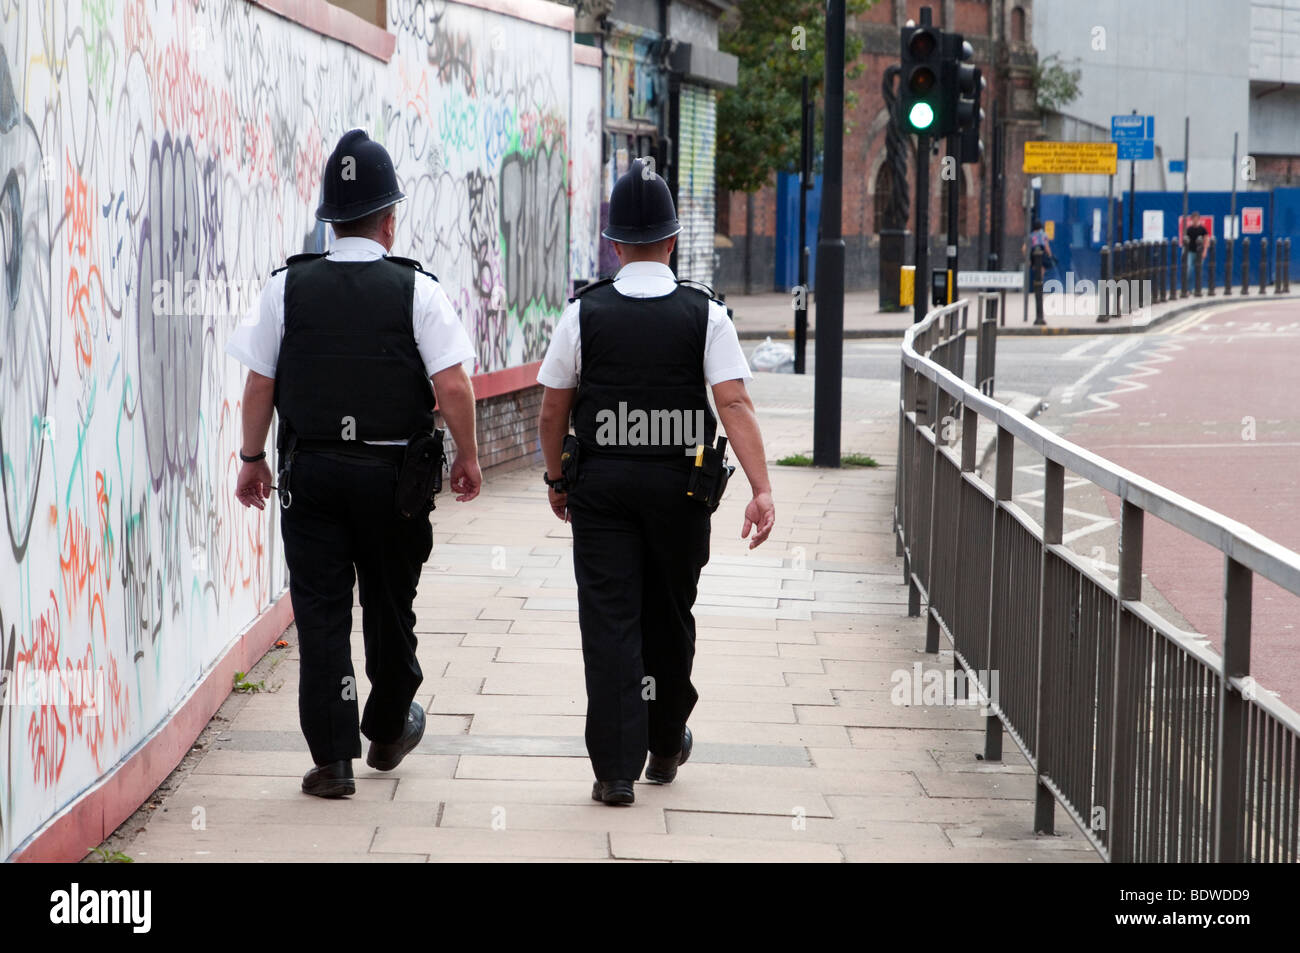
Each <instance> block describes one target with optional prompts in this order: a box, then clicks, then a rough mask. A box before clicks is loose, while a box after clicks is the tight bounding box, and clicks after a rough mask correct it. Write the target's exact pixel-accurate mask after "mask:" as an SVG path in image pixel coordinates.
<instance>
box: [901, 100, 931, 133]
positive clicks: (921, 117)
mask: <svg viewBox="0 0 1300 953" xmlns="http://www.w3.org/2000/svg"><path fill="white" fill-rule="evenodd" d="M907 121H908V122H910V123H911V124H912V128H913V129H929V128H930V126H931V125H933V123H934V108H933V107H932V106H931V105H930V104H929V103H925V102H921V103H914V104H913V105H912V108H911V110H909V111H908V113H907Z"/></svg>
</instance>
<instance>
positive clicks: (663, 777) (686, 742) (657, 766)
mask: <svg viewBox="0 0 1300 953" xmlns="http://www.w3.org/2000/svg"><path fill="white" fill-rule="evenodd" d="M694 743H695V739H693V738H692V737H691V729H689V728H683V729H682V750H681V751H679V752H678V753H677V754H675V755H667V756H664V757H660V756H659V755H657V754H652V755H650V763H649V764H647V765H646V767H645V779H646V780H647V781H656V782H658V783H659V784H672V783H673V778H675V777H677V766H678V765H679V764H685V763H686V760H687V759H688V758H689V757H690V756H691V746H692V745H693V744H694Z"/></svg>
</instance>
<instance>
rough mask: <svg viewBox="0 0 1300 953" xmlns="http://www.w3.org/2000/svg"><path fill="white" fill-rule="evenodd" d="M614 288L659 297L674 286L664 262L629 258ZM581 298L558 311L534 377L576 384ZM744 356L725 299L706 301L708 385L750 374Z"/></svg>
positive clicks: (550, 382) (554, 384)
mask: <svg viewBox="0 0 1300 953" xmlns="http://www.w3.org/2000/svg"><path fill="white" fill-rule="evenodd" d="M614 290H615V291H617V292H618V293H619V294H621V295H625V296H626V297H628V298H662V297H663V296H664V295H667V294H671V293H672V292H674V291H676V290H677V278H676V277H675V276H674V275H673V272H672V269H671V268H669V267H668V266H667V265H664V264H661V263H659V262H655V261H632V262H628V263H627V264H626V265H624V266H623V267H622V268H620V269H619V271H618V274H617V275H615V276H614ZM581 303H582V302H581V301H580V300H579V301H571V302H569V306H568V307H567V308H565V309H564V313H563V314H561V315H560V321H559V323H558V324H556V326H555V332H554V333H553V334H552V335H551V345H550V347H548V348H547V349H546V357H545V359H543V361H542V366H541V368H540V369H539V370H538V372H537V383H539V384H541V385H542V386H544V387H554V388H557V389H560V390H564V389H568V388H572V387H577V386H578V376H579V375H580V374H581V373H582V330H581V327H580V325H579V323H578V308H579V305H581ZM753 377H754V375H753V373H752V372H751V371H750V369H749V361H747V360H746V359H745V352H744V351H742V350H741V348H740V338H739V337H737V335H736V326H735V325H734V324H732V323H731V319H730V318H729V317H727V308H726V305H723V304H721V303H719V302H717V301H710V302H709V328H708V333H707V336H706V337H705V339H704V379H705V380H706V381H707V382H708V384H709V386H710V387H712V386H714V385H715V384H721V383H722V382H723V381H734V380H752V379H753Z"/></svg>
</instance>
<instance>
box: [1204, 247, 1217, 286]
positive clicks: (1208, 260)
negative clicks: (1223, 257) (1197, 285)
mask: <svg viewBox="0 0 1300 953" xmlns="http://www.w3.org/2000/svg"><path fill="white" fill-rule="evenodd" d="M1205 242H1206V251H1205V288H1206V293H1207V294H1209V296H1210V297H1211V298H1213V297H1214V282H1215V280H1216V279H1215V277H1214V272H1215V267H1214V257H1215V247H1214V242H1213V241H1211V240H1210V239H1208V238H1207V239H1206V240H1205Z"/></svg>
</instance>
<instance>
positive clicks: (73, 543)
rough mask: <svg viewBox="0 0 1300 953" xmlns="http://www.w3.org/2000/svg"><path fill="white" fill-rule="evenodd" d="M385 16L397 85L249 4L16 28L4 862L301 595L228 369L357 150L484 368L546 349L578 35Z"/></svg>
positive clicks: (111, 11)
mask: <svg viewBox="0 0 1300 953" xmlns="http://www.w3.org/2000/svg"><path fill="white" fill-rule="evenodd" d="M537 6H538V7H539V8H542V7H545V8H550V7H551V6H552V5H550V4H544V3H542V4H538V5H537ZM512 8H513V9H520V8H523V9H528V8H529V5H528V4H527V3H523V4H518V3H516V4H512ZM388 17H389V30H390V31H391V32H392V33H393V34H394V36H395V39H396V47H395V51H394V54H393V56H392V58H391V60H390V61H389V62H387V63H385V62H383V61H382V60H380V59H377V58H375V57H374V56H371V55H369V54H367V53H364V52H361V51H360V50H358V49H356V48H354V47H352V46H349V45H347V44H345V43H342V42H339V41H338V40H334V39H329V38H326V37H323V36H320V35H318V34H315V33H313V32H311V31H310V30H307V29H305V28H304V27H302V26H300V25H298V24H295V23H293V22H291V21H289V20H286V19H283V18H281V17H278V16H275V15H273V14H271V13H268V12H267V11H265V10H262V9H259V8H258V7H257V6H255V5H253V4H250V3H245V2H243V0H216V2H211V0H204V2H196V0H179V2H177V3H175V4H163V5H155V4H154V3H152V2H147V0H98V2H97V0H90V2H85V3H82V2H75V3H72V2H65V0H52V2H49V3H44V4H27V3H9V4H4V5H2V6H0V18H2V19H0V40H2V41H3V42H2V43H0V254H2V255H3V262H2V263H0V264H2V266H3V270H2V271H0V274H2V275H3V280H4V282H5V290H6V292H7V293H6V294H3V295H0V486H2V489H3V507H4V530H3V531H2V532H0V673H2V674H0V678H4V679H5V689H4V690H5V694H6V698H7V700H8V701H9V702H14V701H17V700H19V695H18V689H20V688H21V689H24V690H25V691H27V692H28V697H27V699H26V701H27V702H28V703H26V704H5V705H0V858H4V857H8V856H10V855H11V854H12V853H13V852H14V849H15V848H16V847H18V846H19V845H20V844H22V843H23V841H24V839H25V838H27V837H29V836H30V835H31V833H32V832H33V831H35V830H37V829H38V828H39V827H40V826H41V825H42V824H43V823H44V822H45V821H46V820H47V819H49V818H50V817H51V816H53V815H54V814H56V813H57V812H58V811H59V810H60V809H62V808H63V807H64V806H66V805H67V804H69V803H70V802H72V801H73V800H75V799H76V798H77V796H78V795H79V794H81V793H82V792H84V791H85V790H87V789H88V788H89V787H91V786H92V785H93V784H94V783H95V782H96V781H97V780H98V779H99V778H100V777H102V776H103V775H104V774H105V773H107V772H109V771H111V770H112V768H113V767H114V766H115V765H116V764H118V763H119V762H120V761H121V760H122V759H123V758H124V757H125V756H126V755H128V754H129V753H130V752H131V750H132V749H133V748H134V747H135V746H136V745H138V744H139V743H140V742H141V741H142V739H144V738H145V737H147V736H148V735H149V733H150V732H151V731H153V730H154V729H155V728H156V727H157V726H158V725H159V724H161V723H162V722H163V721H165V719H166V718H167V716H168V714H169V713H170V712H171V711H172V710H173V709H174V708H175V706H176V704H177V703H178V702H179V701H180V700H181V699H183V698H184V697H185V696H186V694H187V693H188V692H189V691H190V690H191V689H192V688H193V686H194V685H195V683H196V682H197V681H198V680H199V679H200V678H201V677H202V675H203V673H204V672H205V671H206V670H207V668H208V667H209V666H210V665H211V664H212V663H213V661H214V660H215V659H216V658H218V657H219V656H220V654H221V653H222V651H223V650H224V649H225V647H226V646H227V645H229V644H230V642H231V640H232V639H233V638H234V637H235V635H236V633H238V632H239V631H240V630H241V629H242V628H243V627H244V626H245V625H246V624H247V623H248V622H249V621H250V620H252V619H253V618H254V617H255V616H256V615H257V614H258V612H260V611H261V610H262V609H264V608H265V607H266V606H267V605H268V603H269V602H270V601H271V600H272V599H273V598H274V597H275V596H276V594H277V593H279V592H280V591H281V590H282V588H283V586H284V572H283V567H282V564H281V561H280V560H279V558H278V540H277V539H276V533H277V529H276V527H275V525H274V523H273V520H274V515H273V514H272V513H270V512H269V511H268V513H267V514H265V515H264V514H261V513H258V512H257V511H254V510H244V509H243V508H241V507H240V506H238V505H237V504H236V503H235V501H234V499H233V496H232V493H231V490H232V488H233V485H234V477H235V473H236V471H237V469H238V466H239V463H238V459H237V456H236V453H237V450H238V448H239V441H240V432H239V421H240V410H241V406H240V398H241V393H242V373H241V369H240V368H239V367H238V365H236V364H235V363H234V362H233V361H230V360H228V359H227V358H226V357H225V356H224V352H225V345H226V341H227V339H228V337H229V335H230V334H231V333H232V331H233V330H234V328H235V327H236V326H237V324H238V322H239V320H240V319H241V317H242V315H243V313H244V310H245V309H246V308H247V307H248V306H249V305H250V304H251V302H252V301H253V300H255V298H256V294H257V291H258V289H259V288H260V284H261V282H262V281H263V280H264V279H265V277H266V276H267V274H268V273H269V272H270V270H271V269H272V268H273V267H275V266H277V265H278V264H279V263H281V262H282V261H283V259H284V258H285V257H286V256H287V255H289V254H293V253H295V252H299V251H303V250H313V249H319V248H320V247H322V245H323V243H324V241H325V234H326V233H325V230H324V229H323V228H321V227H319V226H318V224H317V223H316V222H315V220H314V218H313V215H312V212H313V210H314V208H315V205H316V203H317V200H318V196H319V190H320V173H321V166H322V164H323V161H324V157H325V155H326V154H327V153H328V152H329V150H330V148H331V147H332V144H333V142H334V141H335V140H336V139H337V137H338V136H339V135H340V134H341V133H342V132H343V131H345V130H346V129H348V128H352V127H356V126H359V127H362V128H365V129H367V130H368V131H369V132H370V134H371V135H372V136H373V137H374V138H376V139H378V140H379V141H381V142H383V143H384V144H385V145H386V146H387V147H388V149H389V150H390V152H391V153H392V154H393V156H394V159H395V161H396V163H397V171H398V176H399V179H400V180H401V183H402V187H403V189H404V190H405V191H406V193H407V196H408V199H407V201H406V202H405V203H403V204H402V205H401V206H399V209H398V234H397V244H396V247H395V252H396V253H398V254H404V255H409V256H411V257H415V258H419V259H421V260H422V261H423V262H424V264H425V267H426V268H428V269H429V270H430V271H433V272H435V273H436V274H437V275H438V276H439V278H440V279H441V280H442V282H443V283H444V285H445V286H446V289H447V292H448V295H449V296H450V297H451V299H452V301H453V302H454V303H455V305H456V307H457V309H458V311H459V313H460V314H461V317H462V320H463V321H464V323H465V325H466V328H467V329H468V330H469V331H470V334H471V337H472V339H473V340H474V342H475V346H476V348H477V367H476V370H477V371H480V372H486V371H493V370H499V369H502V368H506V367H510V366H515V365H519V364H523V363H527V362H529V361H532V360H536V359H539V358H540V357H541V356H542V354H543V352H544V350H545V346H546V343H547V341H548V340H549V336H550V330H551V327H552V326H553V324H554V322H555V320H557V319H558V316H559V313H560V310H561V308H562V306H563V304H564V301H565V298H566V296H567V293H568V288H569V279H568V267H569V262H570V257H571V249H570V247H569V237H568V229H569V226H568V198H567V193H568V181H567V180H568V174H569V172H568V170H569V151H570V150H569V131H568V125H569V114H570V109H571V105H572V101H571V85H572V74H573V69H572V66H571V64H572V52H571V46H572V36H571V33H570V32H569V30H568V29H566V28H564V27H562V26H559V25H557V24H558V23H559V22H561V19H560V18H557V17H555V16H554V15H553V14H552V15H550V16H549V17H547V18H543V19H547V20H548V21H549V22H550V23H551V25H549V26H548V25H544V23H542V22H531V21H529V20H525V19H519V18H518V17H507V16H505V15H502V14H498V13H494V12H492V11H490V10H487V9H481V8H479V7H473V8H471V7H462V6H458V5H455V4H450V3H445V2H422V0H421V2H414V0H390V2H389V4H388ZM196 290H197V291H198V295H197V297H196V296H195V295H194V294H193V293H192V292H194V291H196ZM196 300H197V301H198V302H199V304H198V305H197V306H195V305H194V304H193V303H194V302H195V301H196ZM17 673H21V675H19V674H17ZM20 681H21V683H22V684H21V685H20V684H19V682H20ZM37 689H39V692H42V693H44V694H39V693H38V694H37V695H32V694H31V692H33V691H36V690H37Z"/></svg>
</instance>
